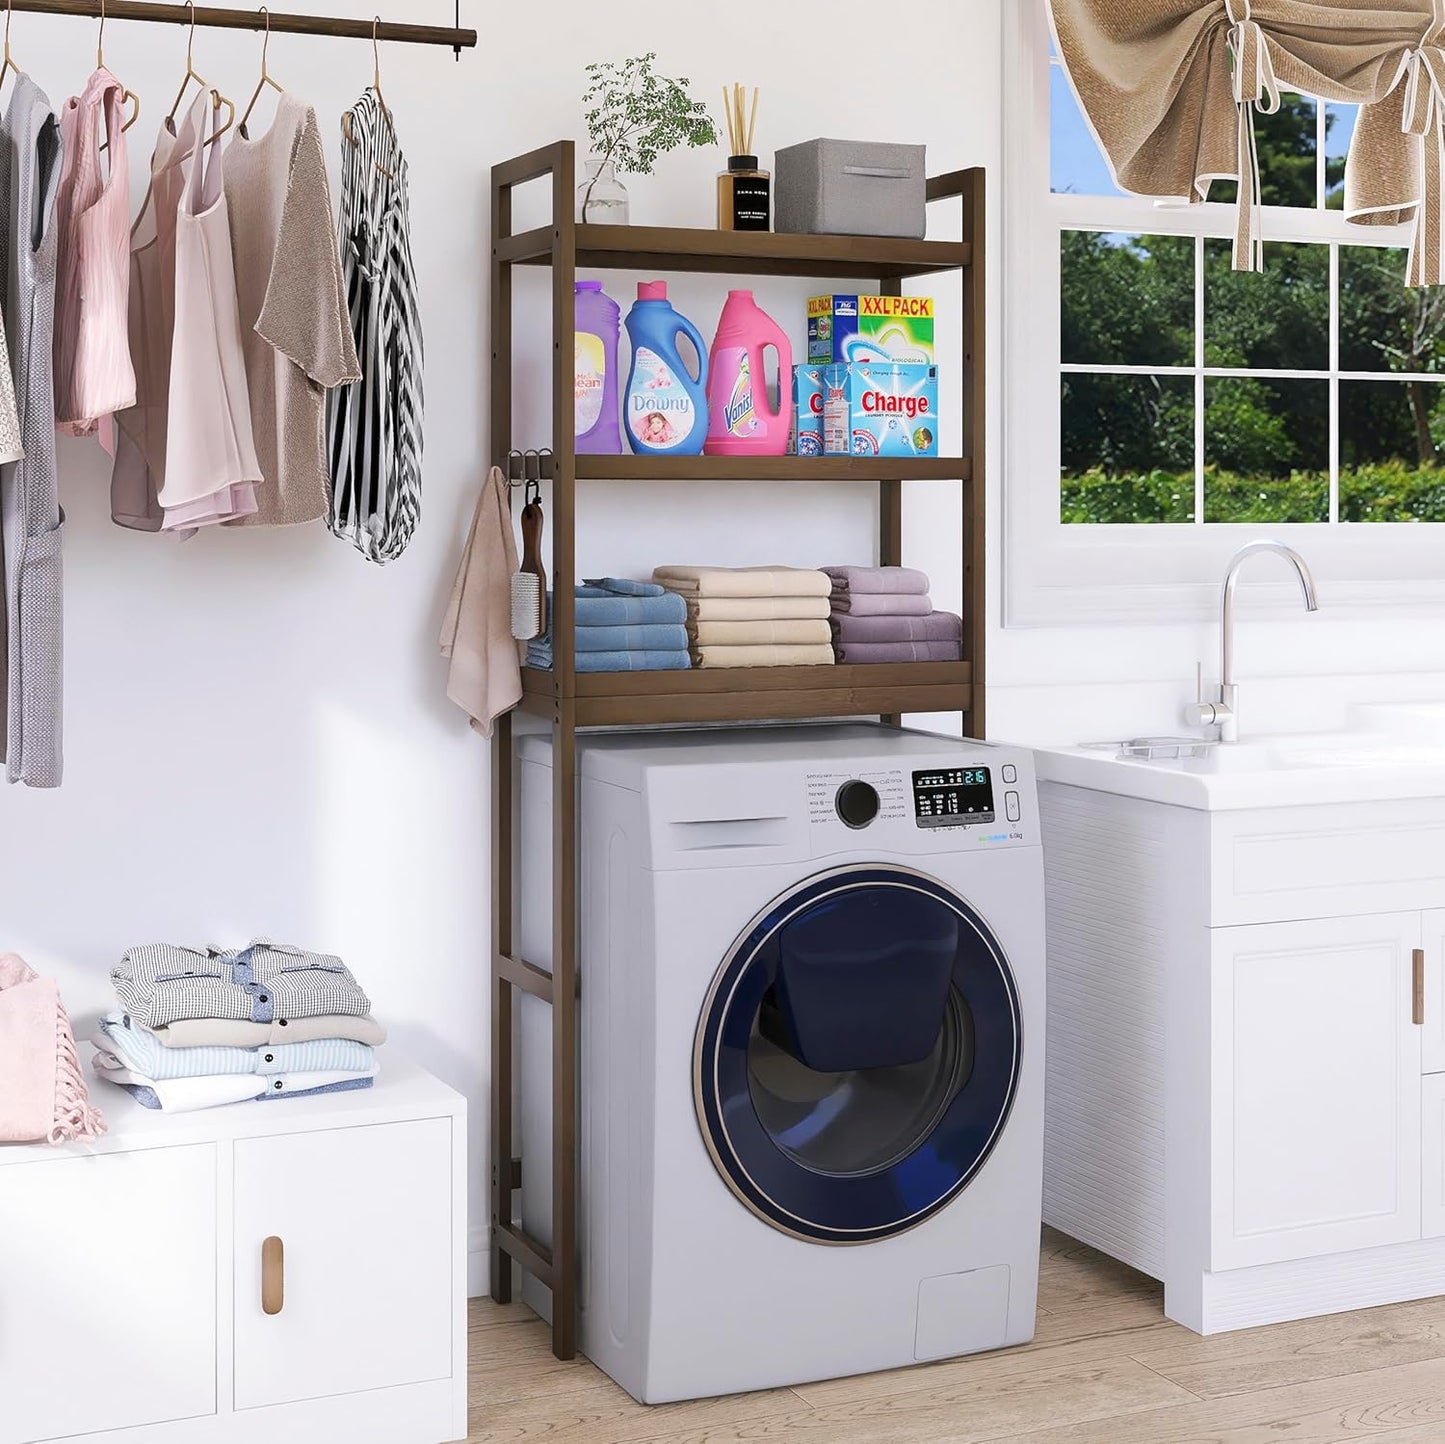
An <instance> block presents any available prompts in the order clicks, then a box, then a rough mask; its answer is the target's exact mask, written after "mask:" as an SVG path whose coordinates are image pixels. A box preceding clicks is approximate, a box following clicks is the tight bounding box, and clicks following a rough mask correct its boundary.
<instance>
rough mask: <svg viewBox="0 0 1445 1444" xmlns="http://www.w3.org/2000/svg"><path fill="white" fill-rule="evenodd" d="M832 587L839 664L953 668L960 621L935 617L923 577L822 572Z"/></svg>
mask: <svg viewBox="0 0 1445 1444" xmlns="http://www.w3.org/2000/svg"><path fill="white" fill-rule="evenodd" d="M823 570H824V571H825V572H826V573H827V575H828V577H829V578H830V579H831V582H832V596H831V598H830V602H831V604H832V615H831V617H830V618H829V625H830V626H831V628H832V637H833V649H834V651H835V652H836V653H837V657H838V660H839V661H840V662H848V663H859V662H957V661H958V660H959V659H960V658H961V657H962V656H963V619H962V618H961V617H957V616H955V615H954V614H953V613H952V612H935V611H934V610H933V602H932V600H931V599H930V598H929V595H928V577H927V575H926V574H925V573H923V572H920V571H917V570H915V569H914V568H912V567H824V569H823Z"/></svg>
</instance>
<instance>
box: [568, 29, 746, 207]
mask: <svg viewBox="0 0 1445 1444" xmlns="http://www.w3.org/2000/svg"><path fill="white" fill-rule="evenodd" d="M656 59H657V52H656V51H649V52H648V53H647V54H646V55H637V56H634V57H633V58H632V59H631V60H624V61H621V62H617V61H605V62H599V63H597V64H593V65H589V66H588V67H587V77H588V81H589V84H588V87H587V93H586V94H585V95H584V96H583V97H582V104H583V105H584V106H586V107H587V114H586V119H587V132H588V135H589V136H590V137H591V140H592V153H593V155H594V156H596V157H597V158H598V159H599V160H600V161H601V162H602V163H603V164H604V165H605V164H606V163H607V162H608V161H611V162H612V164H613V165H614V166H615V168H616V169H617V170H618V171H620V172H621V173H622V174H623V175H651V174H652V168H653V166H654V164H655V163H656V161H657V158H658V156H660V155H666V154H667V153H668V151H672V150H676V149H677V148H678V147H679V146H681V145H686V146H690V147H693V148H696V147H697V146H701V145H716V144H717V143H718V133H717V126H716V125H715V124H714V123H713V119H712V116H711V115H709V114H708V109H707V106H705V105H704V104H703V103H702V102H701V101H700V100H694V99H693V98H692V97H691V96H690V95H689V94H688V93H687V87H688V85H689V84H690V82H689V81H688V79H687V77H686V76H683V77H681V78H680V79H678V80H669V79H668V78H667V76H665V75H658V74H657V73H656V72H655V71H654V70H653V68H652V62H653V61H654V60H656ZM596 179H597V178H596V177H595V176H594V177H593V179H592V184H589V185H588V187H587V194H586V195H585V196H584V197H583V205H584V207H585V205H586V202H587V201H589V200H591V198H592V185H595V184H596Z"/></svg>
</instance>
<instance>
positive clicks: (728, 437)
mask: <svg viewBox="0 0 1445 1444" xmlns="http://www.w3.org/2000/svg"><path fill="white" fill-rule="evenodd" d="M769 350H772V351H773V352H775V353H776V356H777V363H778V371H777V374H778V378H779V384H778V405H777V407H776V409H775V408H774V407H773V405H772V399H771V397H770V396H769V394H768V391H769V387H768V382H767V372H766V370H765V368H764V360H765V355H764V353H765V352H767V351H769ZM792 375H793V348H792V346H791V345H790V344H789V342H788V338H787V335H786V334H785V333H784V331H783V328H782V327H781V326H779V325H778V323H777V322H776V321H774V320H773V318H772V317H771V316H769V315H768V314H767V312H766V311H764V310H763V309H762V308H761V307H760V306H759V305H758V303H757V302H756V301H755V300H753V293H752V292H751V291H729V292H728V299H727V305H725V306H724V307H723V313H722V319H721V320H720V321H719V322H718V328H717V335H716V336H715V337H714V338H713V343H712V352H711V354H710V356H709V358H708V374H707V410H708V429H707V444H706V446H705V447H704V448H703V449H704V450H705V451H706V452H707V454H708V455H709V456H786V455H787V451H788V434H789V432H790V431H791V429H792V425H793V387H792V379H791V378H792Z"/></svg>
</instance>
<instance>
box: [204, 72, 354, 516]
mask: <svg viewBox="0 0 1445 1444" xmlns="http://www.w3.org/2000/svg"><path fill="white" fill-rule="evenodd" d="M226 200H227V203H228V205H229V208H230V215H231V246H232V250H233V252H234V254H235V263H236V292H237V296H238V298H239V300H240V305H241V327H242V337H243V345H244V349H245V356H246V381H247V385H248V387H249V390H250V395H251V420H252V432H253V434H254V436H255V440H256V452H257V455H258V457H259V458H260V463H261V473H262V477H263V478H264V482H265V484H264V485H263V486H261V487H259V488H257V495H256V499H257V503H258V510H257V512H256V514H255V515H254V516H250V517H245V518H242V519H241V521H240V522H239V523H238V524H244V525H262V526H291V525H295V524H297V523H300V522H308V521H316V520H318V519H319V518H321V517H323V516H325V515H326V496H327V467H326V449H325V443H324V441H323V436H322V420H323V414H324V411H325V404H326V392H327V390H328V389H329V388H331V387H333V386H340V385H341V384H342V383H343V382H347V381H359V380H361V367H360V366H359V365H358V363H357V359H356V343H355V342H354V341H353V339H352V335H351V326H350V323H349V321H348V318H347V315H346V307H345V303H344V300H343V295H342V289H341V263H340V260H339V257H338V253H337V247H336V231H335V227H334V225H333V222H332V219H331V189H330V186H329V185H328V183H327V179H326V158H325V155H324V154H323V151H322V146H321V131H320V128H319V127H318V125H317V123H316V112H315V111H314V110H312V108H311V107H310V106H309V105H307V104H305V102H303V101H300V100H298V99H296V97H295V96H293V95H291V94H289V93H286V94H283V95H282V96H281V97H280V101H279V104H278V107H277V111H276V119H275V120H274V122H273V123H272V125H271V128H270V130H268V131H267V132H266V134H265V135H262V136H260V137H258V138H256V139H255V140H252V139H251V138H250V137H249V136H247V135H246V134H245V133H244V132H240V131H238V132H237V134H236V138H235V139H234V140H233V141H232V142H231V144H230V146H229V147H228V149H227V151H226Z"/></svg>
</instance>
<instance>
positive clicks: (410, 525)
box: [326, 89, 423, 563]
mask: <svg viewBox="0 0 1445 1444" xmlns="http://www.w3.org/2000/svg"><path fill="white" fill-rule="evenodd" d="M351 134H352V136H353V137H354V140H355V144H353V143H351V142H348V141H343V142H342V147H341V150H342V175H341V216H340V235H341V272H342V278H343V280H344V282H345V287H346V304H347V310H348V312H349V314H350V317H351V330H352V334H353V336H354V337H355V340H356V354H357V357H358V358H359V359H360V362H361V373H362V380H360V381H358V382H356V383H354V384H352V385H347V386H338V387H337V388H336V389H335V390H334V391H332V392H331V393H330V395H329V398H328V401H327V418H326V420H327V447H328V451H329V460H330V472H331V505H330V514H329V516H328V519H327V520H328V524H329V525H330V527H331V530H332V531H333V532H334V533H335V534H336V535H337V536H339V537H342V538H343V539H345V540H347V541H350V542H351V543H352V545H353V546H355V547H356V548H357V550H358V551H360V552H361V554H362V555H363V556H365V557H367V558H368V559H369V560H371V561H374V562H378V563H384V562H389V561H394V560H395V559H396V558H397V557H399V556H400V555H401V554H402V552H404V551H405V550H406V548H407V544H408V543H409V542H410V541H411V539H412V536H413V535H414V534H415V532H416V529H417V525H418V523H419V522H420V520H421V454H422V375H421V372H422V359H423V350H422V332H421V312H420V308H419V306H418V302H417V285H416V270H415V267H414V266H413V264H412V255H411V236H410V225H411V220H410V202H409V200H408V197H407V184H406V157H405V156H403V155H402V153H401V146H400V144H399V142H398V141H397V138H396V130H395V128H394V126H393V124H392V120H391V117H390V115H389V114H388V113H387V112H386V111H385V110H384V109H383V106H382V103H381V99H380V97H379V96H378V95H377V93H376V91H375V90H371V89H368V90H367V91H366V93H365V94H364V95H363V96H362V97H361V99H360V100H358V101H357V102H356V104H355V106H353V107H352V111H351Z"/></svg>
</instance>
